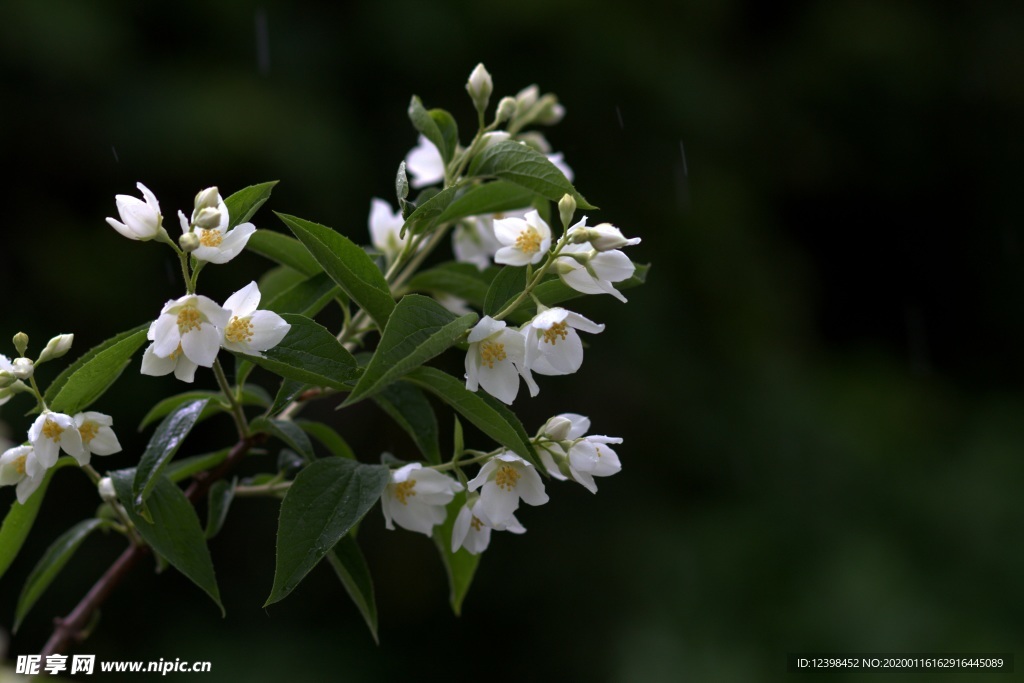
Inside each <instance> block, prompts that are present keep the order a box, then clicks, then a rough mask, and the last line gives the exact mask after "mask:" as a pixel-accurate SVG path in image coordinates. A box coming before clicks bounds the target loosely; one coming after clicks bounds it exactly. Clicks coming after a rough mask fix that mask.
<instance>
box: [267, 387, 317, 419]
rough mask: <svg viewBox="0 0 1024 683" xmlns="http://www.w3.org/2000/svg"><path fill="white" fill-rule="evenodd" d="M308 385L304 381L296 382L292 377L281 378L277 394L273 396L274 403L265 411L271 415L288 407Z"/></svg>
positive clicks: (277, 413)
mask: <svg viewBox="0 0 1024 683" xmlns="http://www.w3.org/2000/svg"><path fill="white" fill-rule="evenodd" d="M308 388H309V385H308V384H306V383H305V382H297V381H295V380H293V379H284V380H281V386H280V387H279V388H278V390H277V396H275V397H274V405H272V406H270V410H268V411H267V415H268V416H270V417H273V416H274V415H279V414H280V413H281V411H282V410H284V409H285V408H287V407H288V405H289V404H290V403H291V402H292V401H294V400H295V399H296V398H298V397H299V395H300V394H302V392H304V391H306V390H307V389H308Z"/></svg>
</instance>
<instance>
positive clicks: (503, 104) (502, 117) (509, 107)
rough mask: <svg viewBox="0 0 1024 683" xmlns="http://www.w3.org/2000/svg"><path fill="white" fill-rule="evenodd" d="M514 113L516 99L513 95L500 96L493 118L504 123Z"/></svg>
mask: <svg viewBox="0 0 1024 683" xmlns="http://www.w3.org/2000/svg"><path fill="white" fill-rule="evenodd" d="M515 113H516V100H515V98H514V97H502V98H501V100H500V101H499V102H498V111H497V113H496V114H495V115H494V118H495V120H496V121H497V122H498V123H504V122H505V121H508V120H509V119H510V118H512V117H513V116H515Z"/></svg>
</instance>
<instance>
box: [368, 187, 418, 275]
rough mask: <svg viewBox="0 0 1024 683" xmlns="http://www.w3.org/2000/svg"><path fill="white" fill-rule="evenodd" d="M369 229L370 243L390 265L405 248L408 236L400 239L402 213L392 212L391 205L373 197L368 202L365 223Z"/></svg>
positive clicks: (399, 211) (402, 223) (402, 220)
mask: <svg viewBox="0 0 1024 683" xmlns="http://www.w3.org/2000/svg"><path fill="white" fill-rule="evenodd" d="M367 222H368V224H369V227H370V241H371V242H372V243H373V246H374V247H376V248H377V251H379V252H380V253H382V254H384V258H385V260H386V261H387V262H388V263H390V262H392V261H394V260H395V257H396V256H398V254H400V253H401V251H402V249H404V248H405V244H406V242H407V241H408V238H409V235H406V238H405V239H402V237H401V234H402V226H403V225H405V219H404V218H402V211H401V209H399V210H398V211H392V210H391V205H390V204H388V203H387V202H386V201H384V200H383V199H378V198H376V197H374V198H373V199H372V200H370V218H369V220H368V221H367Z"/></svg>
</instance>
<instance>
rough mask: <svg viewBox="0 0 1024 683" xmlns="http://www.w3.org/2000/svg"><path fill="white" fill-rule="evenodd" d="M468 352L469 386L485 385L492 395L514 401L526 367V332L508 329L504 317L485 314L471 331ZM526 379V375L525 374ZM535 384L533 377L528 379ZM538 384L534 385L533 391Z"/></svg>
mask: <svg viewBox="0 0 1024 683" xmlns="http://www.w3.org/2000/svg"><path fill="white" fill-rule="evenodd" d="M467 341H469V350H468V351H467V352H466V388H467V389H469V390H470V391H476V390H477V389H478V388H479V387H483V389H484V391H486V392H487V393H488V394H490V395H491V396H494V397H495V398H497V399H498V400H500V401H502V402H504V403H507V404H509V405H511V404H512V401H514V400H515V399H516V394H518V393H519V375H520V372H521V371H520V368H524V363H525V355H524V354H525V345H524V340H523V335H522V334H520V333H519V332H517V331H516V330H510V329H507V328H506V325H505V321H504V320H495V319H494V318H492V317H490V316H488V315H485V316H484V317H483V318H481V319H480V321H479V322H478V323H477V324H476V325H475V326H474V327H473V329H472V330H470V331H469V337H468V338H467ZM524 379H526V375H524ZM527 382H528V383H532V382H533V380H532V378H530V379H527ZM534 387H536V384H531V389H530V390H531V392H532V391H533V388H534Z"/></svg>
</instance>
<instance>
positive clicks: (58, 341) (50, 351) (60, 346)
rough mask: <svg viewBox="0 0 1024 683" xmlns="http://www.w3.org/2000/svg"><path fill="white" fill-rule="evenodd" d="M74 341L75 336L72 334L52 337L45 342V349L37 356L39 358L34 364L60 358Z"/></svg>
mask: <svg viewBox="0 0 1024 683" xmlns="http://www.w3.org/2000/svg"><path fill="white" fill-rule="evenodd" d="M74 340H75V335H73V334H61V335H58V336H56V337H54V338H53V339H51V340H50V341H48V342H46V348H45V349H43V352H42V353H40V354H39V358H38V359H37V360H36V363H42V362H43V361H47V360H52V359H54V358H60V357H61V356H63V355H64V354H65V353H67V352H68V351H70V350H71V343H72V342H73V341H74Z"/></svg>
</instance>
